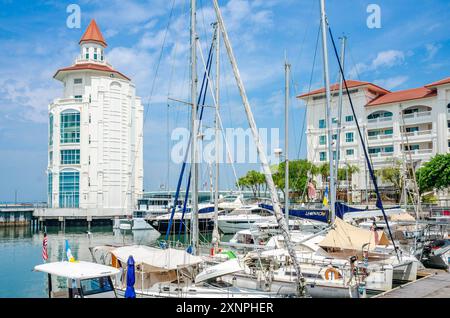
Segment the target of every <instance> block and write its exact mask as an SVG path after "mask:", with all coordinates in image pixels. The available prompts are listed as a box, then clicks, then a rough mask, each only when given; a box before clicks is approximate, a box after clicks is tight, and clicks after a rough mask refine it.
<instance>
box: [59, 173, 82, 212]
mask: <svg viewBox="0 0 450 318" xmlns="http://www.w3.org/2000/svg"><path fill="white" fill-rule="evenodd" d="M79 206H80V172H78V171H77V170H74V169H64V170H62V171H61V172H60V173H59V207H60V208H78V207H79Z"/></svg>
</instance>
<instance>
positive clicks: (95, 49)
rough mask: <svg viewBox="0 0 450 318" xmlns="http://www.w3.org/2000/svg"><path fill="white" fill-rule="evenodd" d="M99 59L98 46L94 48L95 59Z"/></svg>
mask: <svg viewBox="0 0 450 318" xmlns="http://www.w3.org/2000/svg"><path fill="white" fill-rule="evenodd" d="M96 59H97V48H94V60H96Z"/></svg>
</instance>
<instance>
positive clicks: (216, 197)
mask: <svg viewBox="0 0 450 318" xmlns="http://www.w3.org/2000/svg"><path fill="white" fill-rule="evenodd" d="M214 33H215V34H216V90H215V95H216V97H215V100H216V109H217V111H216V118H215V126H216V127H215V129H216V131H215V133H216V136H215V138H216V140H215V142H216V145H215V146H216V165H215V168H216V172H215V175H216V178H215V180H214V181H215V185H214V188H215V190H216V191H215V193H214V229H213V243H214V246H216V247H217V246H218V243H219V239H220V238H219V229H218V224H217V218H218V215H219V162H220V154H221V151H219V148H220V124H219V111H220V106H219V105H220V103H219V97H220V86H219V85H220V82H219V81H220V31H219V22H216V24H215V31H214ZM220 149H221V148H220Z"/></svg>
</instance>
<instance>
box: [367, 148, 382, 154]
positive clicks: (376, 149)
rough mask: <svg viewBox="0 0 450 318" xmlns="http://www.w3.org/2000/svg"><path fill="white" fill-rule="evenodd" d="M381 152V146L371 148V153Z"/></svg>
mask: <svg viewBox="0 0 450 318" xmlns="http://www.w3.org/2000/svg"><path fill="white" fill-rule="evenodd" d="M379 152H381V148H369V153H370V154H375V153H379Z"/></svg>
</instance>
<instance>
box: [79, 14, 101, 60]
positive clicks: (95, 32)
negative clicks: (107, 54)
mask: <svg viewBox="0 0 450 318" xmlns="http://www.w3.org/2000/svg"><path fill="white" fill-rule="evenodd" d="M79 44H80V55H81V56H80V59H79V61H80V62H82V63H86V62H99V63H104V62H105V58H104V49H105V48H106V47H107V44H106V41H105V39H104V38H103V35H102V32H100V29H99V27H98V25H97V23H96V22H95V20H91V22H90V23H89V25H88V27H87V29H86V31H85V32H84V34H83V36H82V37H81V39H80V42H79Z"/></svg>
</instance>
